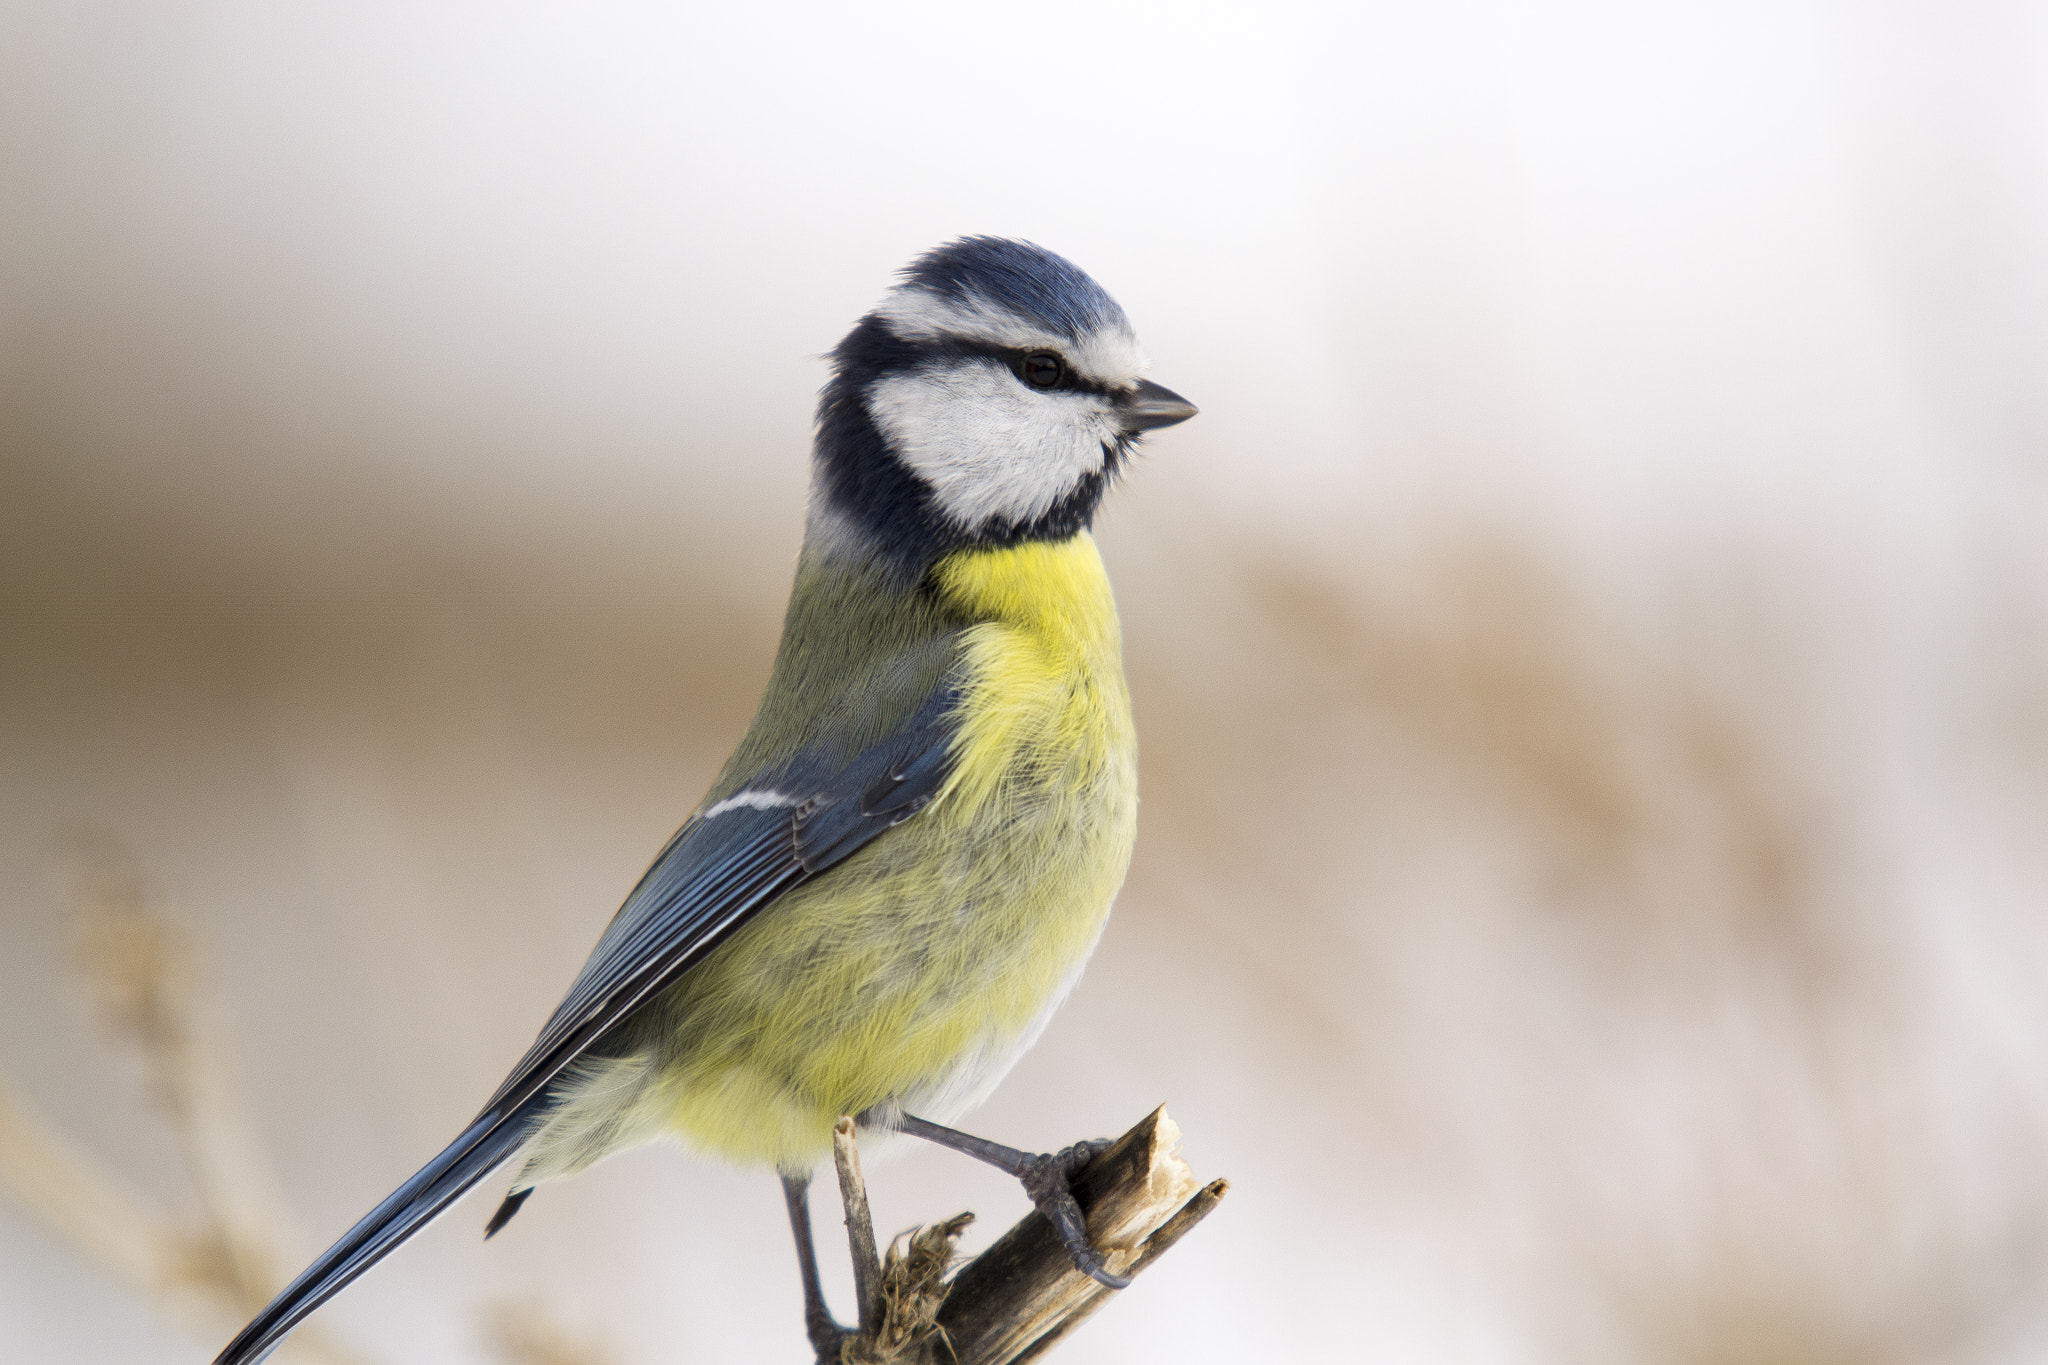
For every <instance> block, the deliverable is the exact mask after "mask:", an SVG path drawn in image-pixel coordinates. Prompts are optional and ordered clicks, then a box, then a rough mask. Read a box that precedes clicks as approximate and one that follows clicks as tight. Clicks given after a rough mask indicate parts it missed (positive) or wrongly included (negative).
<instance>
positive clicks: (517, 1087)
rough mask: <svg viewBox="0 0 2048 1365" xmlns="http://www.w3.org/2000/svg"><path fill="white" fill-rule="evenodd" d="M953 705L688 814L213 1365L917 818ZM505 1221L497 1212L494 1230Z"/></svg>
mask: <svg viewBox="0 0 2048 1365" xmlns="http://www.w3.org/2000/svg"><path fill="white" fill-rule="evenodd" d="M954 702H955V695H954V692H953V690H952V689H951V688H949V687H946V686H941V687H939V688H937V689H936V690H935V691H934V692H933V693H932V694H931V696H930V697H929V698H927V700H926V701H925V703H924V705H923V706H922V707H921V708H920V709H919V711H918V712H917V713H916V715H915V716H913V717H912V719H911V721H910V722H909V723H908V724H907V725H905V726H904V727H902V728H901V729H900V730H898V731H897V733H896V734H894V735H892V736H891V737H890V738H889V739H888V740H886V741H884V742H883V743H880V744H876V745H873V746H871V747H870V748H868V749H866V750H864V751H862V752H861V753H859V754H856V755H855V756H853V757H852V758H851V759H850V760H838V759H835V758H834V757H833V756H831V755H830V754H829V753H828V752H825V751H806V752H804V753H801V754H799V755H797V756H796V757H795V758H794V759H792V760H790V761H789V762H787V763H784V764H781V765H778V766H777V767H776V768H774V769H773V770H771V771H768V772H765V773H762V774H760V775H759V776H757V777H756V778H754V779H753V780H752V781H751V782H749V783H747V784H746V785H745V786H744V787H742V788H741V789H740V791H739V792H737V793H736V794H735V795H733V796H732V797H728V798H727V799H725V800H723V801H720V802H717V803H715V804H712V805H710V806H707V807H706V808H705V809H704V810H703V811H701V812H699V813H698V814H697V815H695V816H693V817H691V819H690V820H689V821H688V822H687V823H686V824H684V826H683V827H682V828H681V829H679V830H677V831H676V833H675V836H674V837H673V838H671V839H670V840H669V841H668V844H667V845H666V846H665V847H664V848H663V849H662V850H661V852H660V854H659V855H657V856H656V858H655V860H654V864H653V866H651V867H649V868H648V869H647V872H646V874H645V875H644V876H642V877H641V878H640V883H639V885H637V886H635V887H634V888H633V891H632V894H631V895H629V896H627V898H626V903H625V904H624V905H623V906H621V907H620V909H619V913H618V914H617V915H616V916H614V917H613V919H612V922H611V924H610V925H609V926H608V927H607V928H606V929H605V932H604V935H603V937H602V938H600V939H599V940H598V943H597V947H596V948H595V949H594V950H593V951H592V952H591V955H590V960H589V961H588V962H586V963H585V964H584V967H583V970H582V972H581V973H579V974H578V976H577V978H576V981H575V983H574V984H573V985H571V986H570V988H569V993H568V995H567V996H565V997H564V998H563V1000H562V1003H561V1004H560V1005H558V1006H557V1007H556V1008H555V1012H554V1014H553V1016H552V1017H550V1018H549V1020H548V1022H547V1025H546V1027H545V1028H543V1029H542V1030H541V1033H540V1037H539V1038H538V1039H536V1040H535V1042H534V1044H533V1046H532V1047H531V1048H530V1049H528V1051H527V1054H526V1056H524V1057H523V1058H521V1059H520V1062H519V1065H517V1066H516V1067H514V1068H513V1069H512V1074H511V1075H509V1076H507V1077H506V1078H505V1083H504V1084H503V1085H502V1086H500V1087H499V1088H498V1093H497V1094H495V1095H493V1096H492V1097H491V1100H490V1103H488V1104H486V1105H485V1106H484V1109H483V1112H482V1113H480V1114H478V1115H477V1117H476V1119H475V1120H474V1121H473V1122H472V1123H471V1124H470V1126H469V1127H468V1128H467V1129H466V1130H465V1131H464V1132H463V1134H462V1136H461V1137H458V1138H457V1139H456V1140H455V1141H454V1142H452V1143H450V1144H449V1145H448V1147H447V1149H446V1150H444V1151H443V1152H442V1153H441V1154H440V1155H439V1156H437V1157H435V1158H434V1159H433V1160H432V1161H430V1162H428V1163H427V1164H426V1165H425V1166H424V1167H422V1168H421V1169H420V1170H419V1171H418V1172H417V1173H415V1174H414V1175H413V1177H412V1178H411V1179H410V1180H408V1181H406V1182H405V1183H404V1184H403V1185H401V1186H399V1187H398V1189H396V1190H394V1191H393V1192H392V1193H391V1195H390V1196H389V1197H387V1198H386V1199H385V1200H384V1201H383V1202H382V1203H380V1204H379V1205H377V1207H376V1208H374V1209H372V1210H371V1211H370V1213H369V1214H368V1215H367V1216H365V1217H364V1218H363V1219H362V1221H360V1222H358V1223H357V1224H356V1225H355V1226H354V1227H353V1228H350V1229H349V1230H348V1232H347V1233H346V1234H345V1235H343V1237H342V1238H341V1240H340V1241H338V1242H336V1243H335V1244H334V1245H333V1246H331V1247H329V1248H328V1249H327V1251H326V1252H324V1253H323V1254H322V1255H321V1256H320V1258H319V1259H318V1260H316V1261H314V1263H313V1264H312V1265H311V1266H309V1267H307V1269H306V1270H305V1272H304V1273H303V1274H301V1275H300V1276H299V1277H298V1278H297V1279H296V1280H294V1281H292V1283H291V1284H290V1285H289V1286H288V1287H287V1288H286V1289H285V1290H284V1292H283V1293H281V1294H279V1295H278V1296H277V1298H276V1299H275V1300H273V1301H272V1302H271V1304H270V1306H269V1307H267V1308H265V1309H264V1310H263V1311H262V1312H261V1313H260V1314H258V1315H257V1317H256V1319H255V1320H254V1321H253V1322H251V1323H250V1324H249V1325H248V1326H247V1327H245V1328H243V1329H242V1331H241V1333H240V1334H239V1335H238V1336H236V1337H235V1339H234V1340H233V1341H231V1342H229V1343H228V1345H227V1348H226V1349H225V1350H223V1351H222V1352H221V1353H220V1355H219V1356H218V1357H216V1359H215V1361H214V1365H255V1362H258V1361H261V1360H262V1359H264V1358H265V1357H266V1356H268V1355H269V1354H270V1353H271V1352H272V1351H273V1350H275V1349H276V1348H277V1345H278V1343H279V1342H281V1341H282V1340H284V1338H285V1336H286V1335H287V1334H288V1333H290V1332H291V1330H292V1329H293V1328H294V1327H296V1326H297V1325H298V1324H299V1323H300V1322H301V1321H302V1320H304V1318H305V1317H306V1316H307V1315H308V1314H309V1313H311V1312H312V1311H313V1310H314V1309H316V1308H318V1307H319V1306H320V1305H321V1304H323V1303H325V1302H326V1301H327V1300H328V1299H330V1298H332V1297H334V1295H335V1294H337V1293H339V1292H340V1291H341V1290H342V1289H343V1288H344V1287H346V1286H347V1285H348V1284H349V1283H350V1282H351V1281H353V1280H354V1279H355V1278H356V1277H357V1276H358V1275H360V1274H362V1273H363V1272H364V1271H366V1270H368V1269H369V1268H370V1267H371V1266H373V1265H375V1264H376V1263H377V1262H378V1261H380V1260H382V1259H383V1258H384V1257H385V1256H386V1255H387V1254H388V1253H390V1252H391V1251H392V1250H393V1249H394V1248H395V1247H397V1246H398V1245H399V1243H401V1242H403V1241H404V1240H405V1239H406V1238H408V1237H410V1236H411V1235H412V1234H413V1233H415V1232H417V1231H419V1230H420V1229H421V1228H423V1227H425V1226H426V1225H427V1224H428V1223H430V1222H432V1221H433V1220H434V1219H435V1218H436V1217H438V1216H440V1215H441V1214H442V1213H443V1212H445V1211H446V1210H447V1209H448V1208H449V1207H450V1206H451V1205H453V1204H454V1203H455V1201H456V1200H458V1199H460V1198H461V1197H462V1196H463V1195H464V1194H466V1193H467V1192H468V1191H469V1190H470V1189H471V1188H472V1187H473V1186H475V1185H476V1184H477V1183H478V1182H479V1181H481V1180H483V1179H484V1178H485V1177H486V1176H488V1175H489V1174H490V1173H491V1172H492V1171H493V1170H495V1169H497V1168H498V1167H499V1166H500V1165H502V1164H503V1163H504V1162H505V1161H507V1160H509V1159H510V1158H511V1157H512V1156H513V1155H514V1154H515V1153H516V1152H517V1151H518V1150H519V1147H520V1145H521V1144H522V1143H523V1142H524V1141H525V1140H526V1138H527V1136H528V1135H529V1134H531V1133H532V1132H533V1130H534V1129H535V1127H537V1126H538V1124H539V1123H540V1122H541V1121H542V1120H543V1119H544V1118H545V1116H546V1113H547V1110H548V1107H549V1102H550V1094H549V1090H548V1085H549V1083H550V1082H551V1081H553V1080H554V1078H555V1077H556V1076H558V1075H560V1074H561V1072H562V1070H563V1068H565V1067H567V1066H568V1065H569V1064H570V1063H571V1062H574V1061H575V1060H576V1059H577V1058H578V1057H580V1056H582V1055H583V1054H584V1052H586V1051H587V1050H589V1048H590V1047H591V1045H592V1044H593V1043H595V1042H596V1041H597V1040H598V1039H599V1038H601V1037H603V1036H604V1035H605V1034H606V1033H607V1032H609V1031H610V1030H611V1029H612V1028H613V1027H614V1026H616V1025H617V1024H619V1023H620V1022H621V1021H622V1020H624V1019H625V1018H626V1017H627V1016H629V1015H630V1014H632V1012H633V1011H634V1010H635V1009H637V1008H638V1007H639V1006H640V1005H642V1004H645V1003H646V1002H647V1001H649V1000H651V999H652V998H653V997H654V996H656V995H657V994H659V993H660V992H661V990H662V989H663V988H664V987H666V986H668V985H670V984H672V983H673V982H674V981H675V980H676V979H677V978H678V977H680V976H681V975H682V974H683V973H684V972H686V971H688V970H689V969H690V967H691V965H692V964H694V963H696V962H699V961H701V960H702V959H703V958H704V956H705V954H707V953H709V952H711V951H712V950H713V949H715V948H716V947H717V946H718V945H719V944H720V943H722V942H724V941H725V940H726V939H727V938H728V937H730V936H731V935H732V933H733V932H734V931H735V930H737V929H738V928H739V927H740V926H741V925H743V924H745V923H746V922H747V921H748V920H749V919H751V918H753V916H755V915H757V914H759V913H760V912H761V910H762V909H763V908H764V907H765V906H767V905H769V904H771V903H772V902H773V901H774V900H775V898H776V897H778V896H780V895H782V894H783V893H784V892H786V891H788V890H789V889H790V888H791V887H794V886H796V885H798V884H800V883H802V882H804V881H807V880H809V879H810V878H812V877H815V876H817V875H818V874H820V873H822V872H824V871H825V870H826V869H828V868H830V867H831V866H832V865H833V864H835V863H838V862H840V861H842V860H844V859H845V858H847V857H849V856H850V855H852V854H853V853H855V852H857V851H858V850H859V849H861V848H862V847H864V846H866V845H867V844H868V843H870V842H871V841H873V840H874V839H875V838H876V837H878V836H879V835H881V834H882V833H884V832H885V831H887V830H889V829H890V828H892V827H894V826H895V825H898V824H901V823H902V822H903V821H905V820H908V819H909V818H910V817H911V816H913V815H916V814H917V813H918V812H919V811H921V810H923V809H924V808H925V806H926V805H928V804H929V803H930V802H931V799H932V798H933V797H934V796H935V795H937V794H938V791H939V789H940V788H941V787H942V786H943V785H944V783H945V780H946V778H947V777H948V776H949V775H950V773H951V771H952V755H951V742H952V737H953V730H954V723H953V719H952V714H953V711H954ZM517 1208H518V1204H517V1202H516V1201H508V1205H507V1207H505V1208H503V1209H500V1210H499V1214H498V1217H497V1218H495V1219H493V1221H492V1227H491V1230H492V1231H495V1230H496V1229H497V1227H498V1226H499V1225H501V1224H502V1223H503V1222H504V1220H505V1219H507V1218H509V1217H510V1216H511V1214H512V1212H513V1211H515V1210H516V1209H517Z"/></svg>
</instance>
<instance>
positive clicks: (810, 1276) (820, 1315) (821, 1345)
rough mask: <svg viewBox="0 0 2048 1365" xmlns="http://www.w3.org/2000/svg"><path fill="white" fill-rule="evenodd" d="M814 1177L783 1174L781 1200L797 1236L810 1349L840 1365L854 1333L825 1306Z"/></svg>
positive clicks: (827, 1361) (827, 1364)
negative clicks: (814, 1226)
mask: <svg viewBox="0 0 2048 1365" xmlns="http://www.w3.org/2000/svg"><path fill="white" fill-rule="evenodd" d="M810 1192H811V1175H810V1172H809V1171H806V1172H804V1173H803V1174H802V1175H784V1176H783V1177H782V1197H783V1199H784V1200H785V1201H786V1202H787V1203H788V1204H789V1230H790V1232H791V1233H793V1234H794V1235H795V1237H796V1264H797V1269H798V1270H800V1271H801V1272H802V1273H803V1277H804V1331H805V1332H806V1333H808V1334H809V1336H810V1338H811V1349H812V1350H814V1351H816V1352H817V1353H818V1359H819V1361H820V1362H821V1363H825V1365H838V1362H839V1347H840V1344H841V1343H842V1342H844V1341H845V1340H846V1339H847V1338H848V1337H850V1336H852V1335H853V1333H852V1332H851V1331H850V1330H848V1329H847V1328H844V1327H841V1326H840V1325H839V1323H838V1321H837V1320H836V1319H834V1318H833V1316H832V1310H831V1309H830V1308H828V1307H826V1305H825V1287H824V1285H822V1284H820V1283H819V1281H818V1248H817V1246H816V1244H815V1243H814V1242H813V1241H812V1240H811V1201H810Z"/></svg>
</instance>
